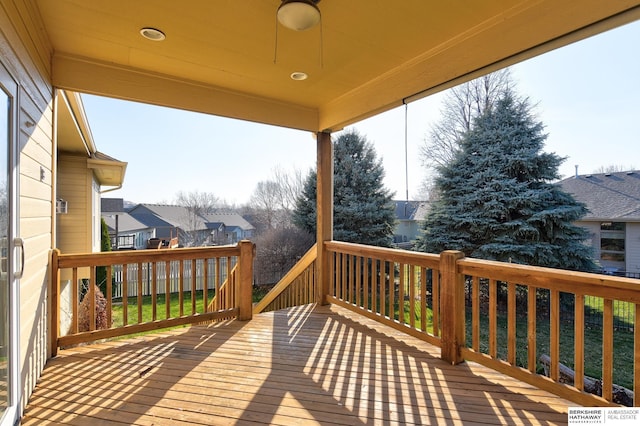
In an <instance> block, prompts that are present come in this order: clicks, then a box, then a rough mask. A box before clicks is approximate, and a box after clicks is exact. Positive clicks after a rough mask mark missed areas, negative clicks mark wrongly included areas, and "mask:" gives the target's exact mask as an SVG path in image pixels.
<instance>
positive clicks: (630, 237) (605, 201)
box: [559, 170, 640, 277]
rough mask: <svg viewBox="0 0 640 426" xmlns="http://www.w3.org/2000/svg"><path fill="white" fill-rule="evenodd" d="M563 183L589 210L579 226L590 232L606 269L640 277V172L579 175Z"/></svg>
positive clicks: (592, 244)
mask: <svg viewBox="0 0 640 426" xmlns="http://www.w3.org/2000/svg"><path fill="white" fill-rule="evenodd" d="M559 184H560V185H561V186H562V189H563V190H564V191H566V192H568V193H571V194H573V196H574V197H575V198H576V199H577V200H578V201H580V202H582V203H584V204H586V206H587V208H588V209H589V213H588V214H587V215H586V216H585V217H584V218H582V219H581V220H580V221H579V222H577V223H576V224H577V225H580V226H582V227H584V228H586V229H587V230H588V232H589V234H590V236H591V238H590V241H589V243H590V245H591V246H592V247H593V249H594V257H595V259H596V260H598V261H599V262H600V265H601V266H602V268H603V269H605V270H606V271H607V272H611V273H615V272H618V273H622V272H626V273H627V274H628V275H629V276H632V277H640V170H634V171H628V172H617V173H600V174H590V175H578V176H573V177H570V178H568V179H564V180H562V181H560V182H559Z"/></svg>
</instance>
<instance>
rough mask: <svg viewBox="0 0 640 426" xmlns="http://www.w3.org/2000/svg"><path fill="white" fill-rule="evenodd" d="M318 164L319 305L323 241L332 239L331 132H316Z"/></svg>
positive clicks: (325, 274)
mask: <svg viewBox="0 0 640 426" xmlns="http://www.w3.org/2000/svg"><path fill="white" fill-rule="evenodd" d="M316 141H317V145H318V165H317V180H316V191H317V193H316V213H317V214H316V220H317V222H316V241H317V243H318V254H317V258H316V276H317V277H318V286H317V295H316V301H317V303H318V304H319V305H326V304H327V303H328V301H327V296H328V295H329V277H330V274H331V273H332V271H329V256H328V254H327V251H326V249H325V247H324V242H325V241H331V240H332V239H333V145H332V143H331V134H330V133H326V132H318V133H317V134H316Z"/></svg>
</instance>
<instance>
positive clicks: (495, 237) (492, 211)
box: [417, 93, 595, 270]
mask: <svg viewBox="0 0 640 426" xmlns="http://www.w3.org/2000/svg"><path fill="white" fill-rule="evenodd" d="M543 131H544V126H543V124H542V123H541V122H538V121H536V119H535V117H534V115H533V114H532V112H531V106H530V104H529V102H528V100H527V99H523V100H522V99H516V98H515V97H514V95H513V94H511V93H506V94H505V95H504V96H503V98H501V99H500V100H499V101H498V102H497V104H496V106H495V107H494V108H492V109H490V110H488V111H487V112H486V113H485V114H484V115H482V116H480V117H478V118H477V119H476V121H475V123H474V126H473V127H472V128H471V129H470V130H469V131H468V132H467V133H466V134H465V135H464V136H463V139H462V143H461V151H460V152H459V153H458V154H457V155H456V157H455V158H454V160H453V161H452V162H451V163H450V164H448V165H446V166H443V167H441V168H440V169H439V176H438V178H437V179H436V187H437V188H438V189H439V191H440V194H441V199H440V200H438V201H437V202H436V203H435V204H434V206H433V208H432V210H431V212H430V213H429V214H428V215H427V218H426V221H425V223H424V226H423V231H424V232H423V235H422V236H421V237H420V238H419V241H418V244H417V247H418V249H419V250H421V251H426V252H432V253H439V252H440V251H442V250H447V249H453V250H461V251H463V252H464V253H465V255H466V256H470V257H475V258H480V259H489V260H499V261H504V262H514V263H521V264H528V265H537V266H549V267H556V268H563V269H570V270H591V269H594V268H595V265H594V263H593V261H592V254H591V249H590V248H589V247H587V246H586V245H585V244H583V241H584V240H585V239H586V238H587V234H586V231H585V230H584V229H582V228H579V227H577V226H575V225H573V222H575V221H576V220H578V219H580V218H581V217H583V216H584V215H585V214H586V212H587V210H586V207H585V206H584V205H583V204H581V203H579V202H577V201H576V200H575V199H574V198H573V197H572V196H571V195H570V194H567V193H565V192H563V191H562V190H561V189H560V187H559V186H558V185H556V184H553V183H551V182H552V181H553V180H555V179H558V178H559V175H558V167H559V166H560V164H561V163H562V162H563V161H564V159H563V158H561V157H559V156H557V155H556V154H553V153H545V152H543V151H542V149H543V146H544V142H545V140H546V138H547V135H546V134H545V133H544V132H543Z"/></svg>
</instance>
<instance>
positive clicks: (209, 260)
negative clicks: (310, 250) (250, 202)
mask: <svg viewBox="0 0 640 426" xmlns="http://www.w3.org/2000/svg"><path fill="white" fill-rule="evenodd" d="M254 251H255V246H254V244H253V243H251V242H250V241H241V242H239V243H238V244H237V245H236V246H224V247H206V248H185V249H174V250H137V251H120V252H104V253H88V254H61V253H60V252H59V251H58V250H54V251H53V254H52V277H53V280H52V282H53V294H52V300H53V306H52V324H51V330H52V332H51V347H52V352H53V355H55V354H56V352H57V348H58V347H62V346H69V345H74V344H78V343H82V342H88V341H93V340H97V339H104V338H112V337H118V336H123V335H127V334H131V333H139V332H145V331H150V330H154V329H159V328H165V327H173V326H178V325H184V324H192V323H201V322H205V321H213V320H219V319H225V318H231V317H237V318H238V319H241V320H248V319H251V316H252V311H251V292H252V275H253V257H254ZM115 265H119V266H120V269H121V270H122V271H123V272H122V273H123V279H122V286H123V289H122V294H123V295H127V294H130V293H129V291H128V288H129V287H131V286H133V287H135V288H136V289H137V290H136V292H135V293H136V296H134V297H122V298H121V300H116V301H114V300H113V298H112V294H113V276H112V271H113V268H114V266H115ZM128 265H137V267H136V268H135V271H136V273H135V274H134V275H133V276H129V275H128V273H127V271H129V268H128ZM234 268H235V269H234ZM145 269H146V270H147V271H149V273H148V274H147V275H146V276H143V271H144V270H145ZM98 277H101V278H102V280H101V281H103V283H101V282H99V280H98ZM143 278H144V279H143ZM63 283H64V285H63ZM223 283H225V284H224V289H222V290H221V288H222V285H223ZM100 284H102V285H103V287H104V289H105V291H104V293H105V294H104V299H102V298H96V294H97V291H99V290H97V288H98V287H97V285H100ZM143 286H148V287H149V291H148V293H149V296H144V297H143V293H144V292H143ZM210 297H212V298H213V300H214V308H215V309H214V310H213V311H212V310H210V309H208V306H209V298H210ZM97 304H98V305H100V304H104V305H105V306H102V307H101V306H97ZM116 308H117V309H116ZM116 311H117V314H115V315H114V312H116ZM83 314H84V315H83ZM65 315H66V316H68V318H69V321H68V324H67V323H65V322H63V321H61V319H62V318H63V317H64V316H65ZM61 324H64V325H65V326H64V327H62V326H61ZM83 326H84V327H83Z"/></svg>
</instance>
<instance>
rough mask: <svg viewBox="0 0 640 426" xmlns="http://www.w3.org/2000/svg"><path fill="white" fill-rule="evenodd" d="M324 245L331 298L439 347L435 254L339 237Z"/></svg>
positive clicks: (334, 301)
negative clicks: (396, 248)
mask: <svg viewBox="0 0 640 426" xmlns="http://www.w3.org/2000/svg"><path fill="white" fill-rule="evenodd" d="M325 248H326V250H327V251H328V253H329V264H330V270H331V271H332V273H330V275H329V280H330V283H329V292H330V293H329V298H328V300H329V301H330V302H331V303H335V304H337V305H340V306H343V307H345V308H348V309H351V310H354V311H356V312H359V313H361V314H362V315H365V316H367V317H369V318H373V319H375V320H377V321H380V322H382V323H384V324H387V325H389V326H391V327H393V328H396V329H398V330H401V331H404V332H406V333H409V334H412V335H414V336H416V337H419V338H421V339H424V340H426V341H428V342H430V343H432V344H434V345H437V346H441V342H440V334H441V330H440V305H439V303H438V300H439V299H440V280H439V275H438V268H439V267H440V263H439V262H440V260H439V256H438V255H432V254H424V253H414V252H409V251H404V250H395V249H386V248H380V247H371V246H364V245H360V244H352V243H342V242H338V241H331V242H327V243H325Z"/></svg>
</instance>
